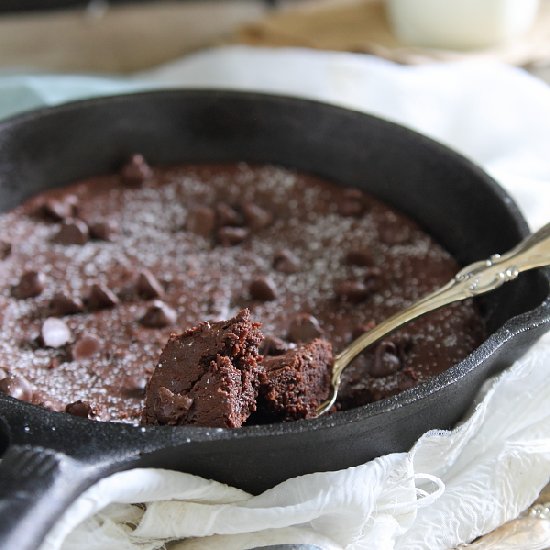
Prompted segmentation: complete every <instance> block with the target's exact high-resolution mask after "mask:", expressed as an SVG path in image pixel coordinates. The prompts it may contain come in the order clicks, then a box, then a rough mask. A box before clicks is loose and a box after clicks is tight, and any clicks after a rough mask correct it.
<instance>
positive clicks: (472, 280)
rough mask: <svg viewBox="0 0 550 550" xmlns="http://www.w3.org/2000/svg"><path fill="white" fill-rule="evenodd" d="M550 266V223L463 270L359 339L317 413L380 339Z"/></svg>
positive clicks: (338, 364)
mask: <svg viewBox="0 0 550 550" xmlns="http://www.w3.org/2000/svg"><path fill="white" fill-rule="evenodd" d="M546 265H550V223H547V224H546V225H545V226H543V227H542V228H541V229H539V230H538V231H537V232H535V233H533V234H532V235H529V236H528V237H527V238H525V239H524V240H523V241H521V242H520V243H519V244H518V245H517V246H515V247H514V248H513V249H512V250H510V251H509V252H507V253H506V254H503V255H502V256H501V255H498V254H495V255H493V256H491V257H490V258H489V259H487V260H482V261H478V262H474V263H473V264H470V265H468V266H466V267H464V268H462V269H461V270H460V271H459V272H458V273H457V274H456V275H455V276H454V277H453V278H452V279H451V280H450V281H449V282H448V283H447V284H446V285H445V286H443V287H441V288H439V289H437V290H435V291H434V292H432V293H430V294H428V295H427V296H424V297H423V298H421V299H420V300H418V301H417V302H415V303H414V304H412V305H410V306H409V307H408V308H406V309H404V310H401V311H399V312H397V313H395V314H394V315H392V316H391V317H389V318H388V319H386V320H385V321H382V322H381V323H380V324H378V325H376V326H375V327H374V328H373V329H372V330H370V331H369V332H366V333H365V334H362V335H361V336H359V337H358V338H356V339H355V340H354V341H353V342H352V343H351V344H350V345H349V346H347V347H346V348H345V349H344V350H343V351H342V352H341V353H339V354H338V355H337V356H336V357H335V358H334V365H333V368H332V380H331V395H330V397H329V398H328V399H327V400H326V401H325V402H323V403H321V405H320V406H319V408H318V410H317V413H318V414H323V413H324V412H326V411H328V410H329V409H330V407H332V405H333V404H334V402H335V401H336V396H337V394H338V389H339V388H340V384H341V376H342V371H343V370H344V369H345V368H346V367H347V366H348V365H349V364H350V363H351V361H352V360H353V359H354V358H355V357H356V356H357V355H358V354H359V353H361V352H362V351H363V350H364V349H365V348H366V347H367V346H370V345H371V344H373V343H374V342H376V341H377V340H380V339H381V338H383V337H384V336H386V335H387V334H389V333H390V332H393V331H394V330H395V329H396V328H399V327H400V326H402V325H405V324H406V323H408V322H410V321H412V320H413V319H416V318H417V317H420V316H421V315H424V314H426V313H428V312H430V311H434V310H436V309H439V308H440V307H443V306H446V305H448V304H451V303H452V302H459V301H462V300H466V299H467V298H473V297H474V296H479V295H480V294H484V293H486V292H489V291H491V290H494V289H496V288H498V287H499V286H501V285H503V284H504V283H506V282H508V281H512V280H513V279H515V278H516V277H517V276H518V275H519V274H520V273H521V272H522V271H526V270H528V269H533V268H535V267H543V266H546Z"/></svg>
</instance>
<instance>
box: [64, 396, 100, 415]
mask: <svg viewBox="0 0 550 550" xmlns="http://www.w3.org/2000/svg"><path fill="white" fill-rule="evenodd" d="M65 412H67V413H69V414H72V415H73V416H80V417H82V418H93V417H94V416H95V411H94V410H93V408H92V406H91V405H90V403H88V402H87V401H82V400H81V399H78V400H77V401H75V402H74V403H69V404H68V405H67V406H66V407H65Z"/></svg>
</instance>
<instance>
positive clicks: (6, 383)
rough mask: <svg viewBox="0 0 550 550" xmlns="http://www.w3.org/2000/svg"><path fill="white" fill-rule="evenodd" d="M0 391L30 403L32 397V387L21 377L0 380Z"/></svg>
mask: <svg viewBox="0 0 550 550" xmlns="http://www.w3.org/2000/svg"><path fill="white" fill-rule="evenodd" d="M0 391H1V392H2V393H5V394H6V395H9V396H10V397H13V398H15V399H21V400H22V401H31V400H32V396H33V387H32V386H31V384H30V382H29V381H28V380H27V379H25V378H23V377H22V376H8V377H6V378H3V379H2V380H0Z"/></svg>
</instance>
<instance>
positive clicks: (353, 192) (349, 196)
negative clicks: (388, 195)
mask: <svg viewBox="0 0 550 550" xmlns="http://www.w3.org/2000/svg"><path fill="white" fill-rule="evenodd" d="M364 211H365V197H364V195H363V193H362V192H361V191H359V189H346V190H345V191H344V192H343V193H342V196H341V198H340V201H339V202H338V212H340V214H342V216H360V215H361V214H363V212H364Z"/></svg>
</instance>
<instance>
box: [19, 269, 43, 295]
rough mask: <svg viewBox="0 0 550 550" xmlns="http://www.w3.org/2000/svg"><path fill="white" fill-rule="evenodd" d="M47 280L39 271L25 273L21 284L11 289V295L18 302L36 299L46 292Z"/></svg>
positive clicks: (20, 280) (20, 281)
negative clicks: (45, 284)
mask: <svg viewBox="0 0 550 550" xmlns="http://www.w3.org/2000/svg"><path fill="white" fill-rule="evenodd" d="M44 283H45V278H44V275H43V274H42V273H40V272H39V271H25V273H23V275H22V276H21V279H19V282H18V283H17V284H16V285H14V286H12V287H11V295H12V296H13V297H14V298H17V299H18V300H26V299H27V298H35V297H36V296H39V295H40V294H42V292H43V290H44Z"/></svg>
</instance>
